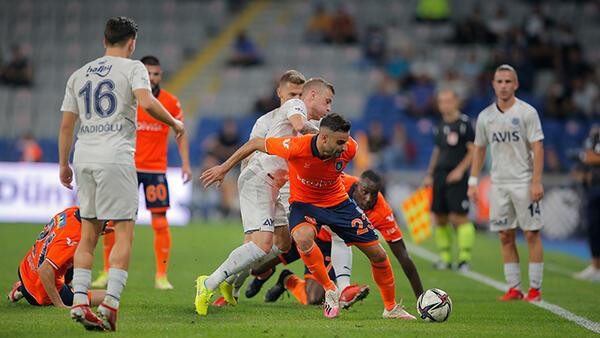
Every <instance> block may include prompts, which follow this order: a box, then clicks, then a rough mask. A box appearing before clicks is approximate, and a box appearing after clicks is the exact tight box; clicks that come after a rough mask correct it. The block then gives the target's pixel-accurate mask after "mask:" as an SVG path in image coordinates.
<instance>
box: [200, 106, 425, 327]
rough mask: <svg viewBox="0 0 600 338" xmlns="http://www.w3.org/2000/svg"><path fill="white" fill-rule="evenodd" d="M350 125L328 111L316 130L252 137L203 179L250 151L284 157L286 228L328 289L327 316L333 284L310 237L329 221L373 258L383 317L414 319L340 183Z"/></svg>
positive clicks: (332, 312)
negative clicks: (287, 195) (287, 204)
mask: <svg viewBox="0 0 600 338" xmlns="http://www.w3.org/2000/svg"><path fill="white" fill-rule="evenodd" d="M350 126H351V124H350V122H349V121H347V120H346V119H344V118H343V117H342V116H340V115H339V114H330V115H327V116H326V117H324V118H323V119H322V120H321V125H320V127H319V133H318V134H316V135H304V136H298V137H283V138H266V139H262V138H256V139H253V140H250V141H248V142H247V143H246V144H244V145H243V146H242V147H241V148H240V149H238V150H237V151H236V152H235V153H234V154H233V155H232V156H231V157H230V158H229V159H228V160H227V161H225V163H223V164H222V165H219V166H216V167H213V168H211V169H208V170H207V171H205V172H204V173H203V174H202V176H201V179H202V181H203V182H204V184H205V186H210V185H211V184H213V183H215V182H220V181H222V179H223V177H224V176H225V174H226V173H227V172H228V171H229V170H230V169H231V168H232V167H233V166H234V165H235V164H237V163H238V162H240V161H241V160H242V159H244V158H246V157H247V156H248V155H250V154H252V153H253V152H254V151H260V152H263V153H267V154H270V155H276V156H279V157H282V158H284V159H286V160H287V162H288V166H289V177H290V195H291V196H290V216H289V221H290V222H289V224H290V229H291V233H292V237H293V239H294V241H295V242H296V245H297V247H298V251H299V252H300V256H301V257H302V260H303V261H304V264H305V265H306V266H307V267H308V268H309V270H310V272H311V273H312V274H313V275H314V277H315V279H316V280H317V281H318V282H319V283H320V284H321V285H322V286H323V288H324V289H325V290H326V291H325V302H324V305H323V307H324V314H325V316H326V317H327V318H335V317H337V316H338V315H339V310H340V309H339V308H340V305H339V294H338V290H337V287H336V285H335V284H334V283H333V281H332V280H331V278H330V277H329V275H328V272H327V269H326V267H325V264H323V254H322V252H321V250H320V249H319V248H318V247H317V246H316V245H315V241H314V239H315V237H316V235H317V233H318V232H319V229H320V228H321V226H323V225H328V226H329V228H331V230H333V232H335V233H336V234H337V235H338V236H340V237H341V238H342V239H343V240H344V242H346V243H347V244H349V245H356V246H357V247H358V248H359V249H360V250H361V251H362V252H363V253H365V255H366V256H367V257H368V258H369V260H370V261H371V267H372V272H373V277H374V279H375V282H376V283H377V286H378V287H379V290H380V292H381V295H382V298H383V301H384V305H385V309H384V311H383V317H384V318H402V319H414V318H415V317H413V316H412V315H410V314H409V313H408V312H406V311H405V310H404V309H403V308H402V306H401V304H398V303H396V289H395V285H394V274H393V271H392V266H391V264H390V261H389V259H388V257H387V254H386V252H385V250H384V249H383V247H382V246H381V245H380V244H379V239H378V237H377V234H375V232H374V230H373V225H371V223H370V222H369V220H368V218H367V216H366V215H365V214H364V212H363V211H362V210H361V209H360V208H359V207H358V206H357V205H356V203H355V202H354V201H353V200H351V199H350V198H349V197H348V194H347V193H346V189H345V187H344V183H343V179H342V171H343V170H344V168H345V167H346V165H347V164H348V162H349V161H350V160H352V158H353V157H354V155H355V154H356V150H357V144H356V141H354V139H352V138H351V137H350V134H349V132H350ZM205 289H206V288H201V289H199V291H198V295H200V296H202V293H203V292H205ZM206 292H208V291H206Z"/></svg>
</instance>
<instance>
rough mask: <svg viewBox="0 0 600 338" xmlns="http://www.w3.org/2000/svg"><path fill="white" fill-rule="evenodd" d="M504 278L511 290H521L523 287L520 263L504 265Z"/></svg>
mask: <svg viewBox="0 0 600 338" xmlns="http://www.w3.org/2000/svg"><path fill="white" fill-rule="evenodd" d="M504 277H505V278H506V282H507V283H508V287H510V288H517V289H518V288H519V286H520V285H521V267H520V266H519V263H504Z"/></svg>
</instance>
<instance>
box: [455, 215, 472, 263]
mask: <svg viewBox="0 0 600 338" xmlns="http://www.w3.org/2000/svg"><path fill="white" fill-rule="evenodd" d="M456 235H457V237H458V261H459V262H470V261H471V250H472V249H473V243H474V242H475V226H474V225H473V223H471V222H469V223H465V224H461V225H459V226H458V227H457V229H456Z"/></svg>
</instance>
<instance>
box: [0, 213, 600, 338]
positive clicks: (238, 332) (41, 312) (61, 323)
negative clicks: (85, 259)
mask: <svg viewBox="0 0 600 338" xmlns="http://www.w3.org/2000/svg"><path fill="white" fill-rule="evenodd" d="M40 230H41V226H39V225H27V224H2V225H0V238H2V244H1V245H0V266H2V267H3V271H4V272H2V274H1V275H0V285H2V291H3V292H5V294H6V293H7V292H8V291H9V290H10V287H11V285H12V283H13V282H14V281H15V280H16V278H17V275H16V269H17V266H18V263H19V262H20V260H21V259H22V257H23V256H24V255H25V253H26V251H27V250H29V249H30V247H31V245H32V244H33V241H34V239H35V237H36V235H37V234H38V233H39V231H40ZM172 236H173V249H172V259H171V265H170V268H169V277H170V280H171V282H172V283H173V285H174V286H175V289H174V290H172V291H157V290H155V289H154V288H153V276H154V252H153V251H154V249H153V234H152V230H151V229H150V228H149V227H145V226H139V227H137V228H136V238H135V241H134V251H133V257H132V260H131V267H130V273H129V280H128V284H127V288H126V289H125V293H124V295H123V298H122V302H121V304H122V305H121V310H120V315H119V322H118V332H117V334H118V336H138V337H142V336H143V337H154V336H160V337H166V336H168V337H188V336H206V337H214V336H221V337H238V336H239V337H254V336H268V337H300V336H303V337H357V336H360V337H370V336H377V337H392V336H394V337H395V336H428V337H434V336H442V337H458V336H466V337H490V336H502V337H506V336H512V337H525V336H539V337H575V336H593V335H594V334H593V333H592V332H591V331H588V330H586V329H584V328H582V327H580V326H578V325H576V324H575V323H573V322H570V321H567V320H565V319H562V318H560V317H558V316H557V315H554V314H552V313H550V312H548V311H546V310H543V309H540V308H537V307H535V306H532V305H530V304H527V303H525V302H510V303H500V302H497V301H496V300H495V297H496V296H497V295H498V294H499V292H498V291H497V290H495V289H493V288H491V287H489V286H486V285H483V284H479V283H477V282H475V281H472V280H470V279H467V278H465V277H464V276H461V275H459V274H457V273H454V272H449V271H435V270H434V269H433V268H432V267H431V264H430V262H428V261H425V260H422V259H420V258H418V257H415V256H414V255H413V259H414V260H415V262H416V264H417V267H418V269H419V272H420V274H421V278H422V280H423V283H424V287H425V288H431V287H437V288H440V289H443V290H445V291H447V292H448V293H449V294H450V296H451V298H452V300H453V305H454V309H453V312H452V314H451V315H450V318H449V320H448V321H447V322H445V323H427V322H424V321H421V320H417V321H413V322H409V321H402V320H384V319H382V318H381V313H382V310H383V303H382V301H381V297H380V296H379V293H378V291H377V288H376V285H375V284H374V282H373V280H372V278H371V273H370V269H369V265H368V262H367V260H366V259H365V258H364V257H363V256H362V254H361V253H360V252H358V251H357V250H356V249H355V251H354V272H353V276H352V279H353V281H354V282H357V283H366V284H369V285H370V286H371V294H370V295H369V297H368V298H367V299H366V300H365V301H363V302H361V303H358V304H356V305H355V306H354V307H353V308H352V309H350V310H348V311H342V313H341V315H340V317H339V318H337V319H334V320H327V319H325V318H324V317H323V313H322V310H321V308H320V307H316V306H308V307H307V306H302V305H300V304H298V303H297V302H296V301H295V299H294V298H293V297H287V296H285V295H284V296H283V300H280V301H279V302H277V303H274V304H265V303H263V302H262V299H263V297H264V290H263V291H262V292H261V293H260V294H259V295H258V296H256V297H255V298H253V299H246V298H245V297H244V296H243V295H242V298H241V299H240V303H239V305H238V306H235V307H227V308H211V309H210V310H209V315H208V316H207V317H205V318H200V317H199V316H197V315H196V314H195V312H194V306H193V300H194V291H195V290H194V280H195V278H196V276H197V275H199V274H208V273H210V272H212V270H213V269H215V268H216V267H217V266H218V265H219V264H220V262H221V261H222V260H223V259H224V258H225V257H226V256H227V255H228V253H229V251H230V250H231V249H233V248H234V247H236V246H237V245H239V243H240V241H241V239H242V232H241V226H240V225H238V224H236V223H209V224H192V225H190V226H187V227H182V228H178V227H175V228H172ZM384 246H386V245H385V244H384ZM498 246H499V243H498V240H497V238H495V237H493V236H488V235H484V234H479V235H478V237H477V241H476V244H475V248H474V259H473V270H474V271H477V272H480V273H482V274H485V275H487V276H489V277H492V278H494V279H496V280H499V281H502V280H503V276H502V265H501V259H500V254H499V247H498ZM99 247H100V246H99ZM426 247H429V248H431V243H426ZM520 250H521V256H522V257H526V256H525V255H526V248H523V247H521V248H520ZM96 255H97V260H96V266H97V267H99V266H100V263H101V256H100V255H101V251H100V250H97V252H96ZM585 263H586V262H584V261H582V260H579V259H576V258H573V257H570V256H567V255H564V254H558V253H547V254H546V269H545V275H544V287H543V297H544V299H545V300H546V301H549V302H551V303H554V304H556V305H559V306H561V307H563V308H565V309H567V310H569V311H571V312H573V313H575V314H577V315H579V316H583V317H586V318H588V319H590V320H592V321H595V322H600V284H592V283H587V282H579V281H575V280H573V279H571V278H570V277H568V276H567V274H566V273H565V271H576V270H578V269H581V268H583V267H584V266H585ZM392 264H393V267H394V271H395V275H396V288H397V290H398V295H399V296H403V298H404V304H405V306H406V308H407V309H408V310H409V312H411V313H413V314H415V313H416V310H415V298H414V296H413V294H412V291H411V290H410V285H409V284H408V281H407V280H406V278H405V277H404V275H403V273H402V270H401V268H400V267H399V264H398V262H397V261H396V260H395V259H394V258H392ZM522 267H523V276H524V281H523V285H525V286H527V285H528V282H527V270H526V264H525V263H523V264H522ZM291 268H292V270H294V271H295V272H301V271H303V269H302V267H301V265H300V263H295V264H294V265H292V266H291ZM96 270H97V269H95V271H96ZM280 270H281V268H279V271H280ZM556 271H557V272H556ZM274 282H275V278H273V280H271V281H269V282H268V283H267V285H266V287H265V289H266V288H267V287H270V286H271V285H272V284H273V283H274ZM80 335H81V336H83V335H90V333H87V332H86V331H85V330H84V329H83V327H81V326H80V325H79V324H76V323H74V322H72V321H71V320H70V318H69V314H68V311H65V310H60V309H56V308H52V307H44V308H41V307H32V306H29V305H28V304H27V303H26V302H25V301H24V300H22V301H21V302H20V303H18V304H9V303H7V302H6V301H3V302H2V305H0V337H24V336H62V337H67V336H69V337H70V336H80Z"/></svg>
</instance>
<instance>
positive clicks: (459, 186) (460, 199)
mask: <svg viewBox="0 0 600 338" xmlns="http://www.w3.org/2000/svg"><path fill="white" fill-rule="evenodd" d="M448 174H449V172H448V171H437V172H435V173H434V174H433V202H432V203H431V211H433V212H434V213H436V214H450V213H455V214H459V215H466V214H468V213H469V198H468V197H467V189H468V186H467V181H468V179H469V175H468V173H465V175H464V176H463V178H462V179H461V180H460V181H458V182H456V183H446V177H447V176H448Z"/></svg>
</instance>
